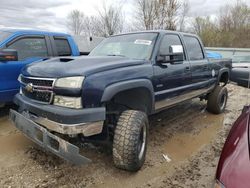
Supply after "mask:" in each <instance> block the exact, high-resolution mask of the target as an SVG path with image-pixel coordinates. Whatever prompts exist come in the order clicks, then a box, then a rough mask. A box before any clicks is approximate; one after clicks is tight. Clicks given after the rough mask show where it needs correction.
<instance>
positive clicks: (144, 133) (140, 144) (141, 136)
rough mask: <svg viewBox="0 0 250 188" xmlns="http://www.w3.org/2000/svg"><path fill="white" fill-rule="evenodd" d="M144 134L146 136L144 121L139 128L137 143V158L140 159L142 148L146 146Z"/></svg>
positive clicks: (142, 152)
mask: <svg viewBox="0 0 250 188" xmlns="http://www.w3.org/2000/svg"><path fill="white" fill-rule="evenodd" d="M146 136H147V130H146V124H145V123H144V124H143V126H142V128H141V132H140V138H139V144H138V153H139V155H138V157H139V160H141V159H142V157H143V154H144V150H145V146H146Z"/></svg>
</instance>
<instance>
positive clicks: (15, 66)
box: [0, 29, 79, 107]
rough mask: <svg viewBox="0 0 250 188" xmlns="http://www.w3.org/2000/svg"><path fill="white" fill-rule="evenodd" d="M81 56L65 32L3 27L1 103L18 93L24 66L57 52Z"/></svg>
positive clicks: (0, 65) (0, 60)
mask: <svg viewBox="0 0 250 188" xmlns="http://www.w3.org/2000/svg"><path fill="white" fill-rule="evenodd" d="M70 55H72V56H79V51H78V48H77V45H76V44H75V42H74V40H73V38H72V37H71V36H70V35H67V34H63V33H53V32H42V31H30V30H14V29H8V30H3V29H2V30H0V107H1V106H3V105H4V103H8V102H11V101H12V100H13V97H14V96H15V95H16V94H17V93H18V91H19V88H20V84H19V83H18V81H17V78H18V75H19V74H20V72H21V69H22V68H23V67H24V66H25V65H27V64H30V63H32V62H37V61H42V60H43V59H46V58H49V57H55V56H70Z"/></svg>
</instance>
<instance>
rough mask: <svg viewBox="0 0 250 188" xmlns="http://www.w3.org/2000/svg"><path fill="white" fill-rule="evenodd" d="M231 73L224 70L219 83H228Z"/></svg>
mask: <svg viewBox="0 0 250 188" xmlns="http://www.w3.org/2000/svg"><path fill="white" fill-rule="evenodd" d="M228 80H229V74H228V72H224V73H222V74H221V75H220V78H219V83H224V86H225V85H226V84H227V83H228Z"/></svg>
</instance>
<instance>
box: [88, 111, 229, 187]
mask: <svg viewBox="0 0 250 188" xmlns="http://www.w3.org/2000/svg"><path fill="white" fill-rule="evenodd" d="M223 119H224V117H223V115H217V116H216V115H213V114H206V115H202V116H198V117H196V118H195V119H194V120H193V121H192V125H190V126H192V131H191V132H186V133H185V132H183V133H176V134H175V135H174V136H173V137H172V138H171V139H170V140H168V141H166V143H165V144H163V146H162V149H161V150H162V154H167V155H168V156H169V157H170V158H171V159H172V161H171V162H169V163H168V162H167V161H166V162H165V163H161V164H159V165H156V166H153V167H151V168H146V169H144V170H141V171H139V172H137V173H136V174H134V173H132V174H131V173H128V172H127V173H126V172H124V173H121V172H119V173H112V176H113V177H110V176H105V178H104V180H103V183H102V184H95V186H90V187H95V188H99V187H100V188H101V187H109V188H119V187H124V185H125V184H126V187H128V188H133V187H136V186H141V185H143V184H144V183H145V180H151V181H154V182H157V179H158V178H159V177H160V176H162V175H163V174H165V175H166V174H172V173H174V171H175V169H174V167H175V166H176V165H178V164H181V162H183V161H184V160H185V159H188V158H189V157H191V156H192V155H194V154H195V153H196V152H198V151H199V150H200V149H201V148H202V146H203V145H206V144H208V143H209V142H211V141H212V140H213V138H214V137H215V135H216V133H217V132H218V131H219V129H221V128H222V125H223ZM187 126H189V125H187ZM194 129H195V131H193V130H194ZM162 154H159V155H160V156H161V155H162ZM161 157H162V158H163V156H161Z"/></svg>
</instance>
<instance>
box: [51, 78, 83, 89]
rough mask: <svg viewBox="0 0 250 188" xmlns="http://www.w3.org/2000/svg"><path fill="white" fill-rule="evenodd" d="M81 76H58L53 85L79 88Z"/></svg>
mask: <svg viewBox="0 0 250 188" xmlns="http://www.w3.org/2000/svg"><path fill="white" fill-rule="evenodd" d="M83 80H84V77H83V76H75V77H66V78H59V79H57V80H56V82H55V87H61V88H72V89H81V87H82V82H83Z"/></svg>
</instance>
